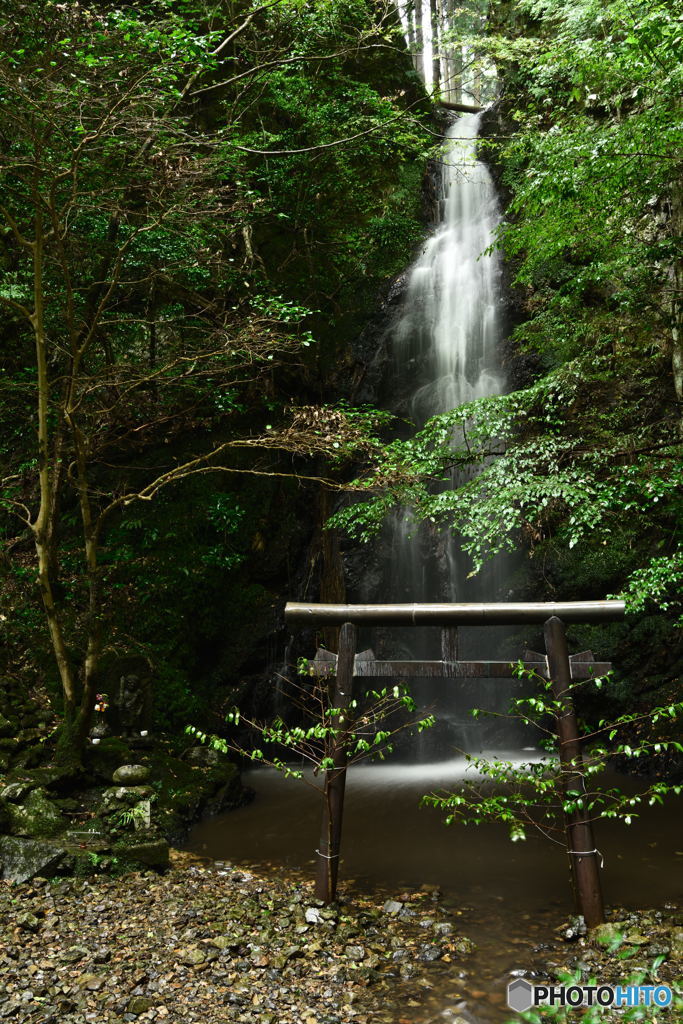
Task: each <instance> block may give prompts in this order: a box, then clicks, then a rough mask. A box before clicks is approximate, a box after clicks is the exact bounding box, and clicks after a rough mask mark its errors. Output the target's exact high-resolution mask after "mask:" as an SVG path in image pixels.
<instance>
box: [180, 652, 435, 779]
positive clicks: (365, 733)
mask: <svg viewBox="0 0 683 1024" xmlns="http://www.w3.org/2000/svg"><path fill="white" fill-rule="evenodd" d="M299 671H300V673H301V674H302V675H308V677H309V680H310V681H309V682H308V683H303V682H302V683H297V682H295V681H293V680H283V693H284V696H285V698H286V701H287V705H288V707H289V708H290V712H289V717H291V716H292V715H297V714H298V716H299V719H300V722H301V724H297V723H296V721H294V722H292V721H290V722H286V721H285V719H284V718H283V717H281V716H277V717H276V718H274V719H273V720H272V721H270V722H257V721H254V720H253V719H250V718H248V717H245V716H244V715H243V714H242V712H241V711H240V710H239V708H234V709H233V710H232V711H230V712H229V713H228V715H227V718H226V721H227V723H228V724H229V725H230V726H232V727H233V730H236V729H238V727H239V728H241V729H245V728H247V729H248V730H250V731H251V732H252V733H253V734H254V735H255V736H256V737H257V742H258V743H259V746H257V747H254V746H245V745H244V743H243V742H241V741H240V740H239V739H236V738H228V739H225V738H223V737H220V736H210V735H207V734H206V733H205V732H203V731H202V730H200V729H197V728H196V726H192V725H189V726H187V727H186V730H185V731H186V732H187V733H189V734H190V735H192V736H194V737H195V738H196V739H198V740H200V741H201V742H202V743H208V744H210V745H211V746H212V747H213V748H214V749H215V750H220V751H222V752H223V753H228V752H230V751H232V752H234V753H238V754H240V755H241V756H243V757H246V758H248V759H249V760H251V761H253V762H255V763H258V764H265V765H268V766H269V767H272V768H275V769H277V771H279V772H282V774H284V775H285V777H287V778H295V779H303V780H304V781H306V782H307V783H308V784H309V785H312V786H313V787H314V788H316V789H321V790H325V789H326V786H327V773H329V772H332V771H334V769H335V752H336V751H338V750H343V751H344V753H345V756H346V759H347V763H348V764H349V765H352V764H355V763H356V762H358V761H362V760H365V759H368V758H369V759H371V760H374V759H379V760H383V759H384V758H385V757H386V755H387V754H389V753H391V751H392V750H393V745H392V739H393V737H394V736H395V735H396V734H397V733H399V732H403V731H404V730H406V729H413V728H414V729H417V731H418V732H422V731H423V730H424V729H429V728H430V727H431V726H432V725H433V724H434V717H433V716H432V715H426V716H424V717H422V718H415V717H414V716H415V712H416V711H417V706H416V704H415V701H414V700H413V698H412V697H411V695H410V693H409V691H408V689H407V687H405V686H403V685H396V686H391V687H385V688H383V689H381V690H368V691H367V692H366V693H365V695H364V697H363V698H360V699H353V700H351V701H350V703H349V705H348V707H346V708H343V709H340V708H337V707H334V706H333V705H332V700H333V696H332V686H331V681H332V680H333V677H331V676H329V675H325V676H324V677H321V676H319V675H318V674H317V671H318V670H317V666H316V665H315V664H314V663H313V662H309V661H308V660H307V659H302V660H301V662H300V665H299ZM261 744H263V746H261ZM304 769H309V771H308V772H305V771H304ZM311 772H312V774H311ZM320 773H322V775H321V776H320V781H319V783H318V782H316V779H317V778H318V776H319V774H320Z"/></svg>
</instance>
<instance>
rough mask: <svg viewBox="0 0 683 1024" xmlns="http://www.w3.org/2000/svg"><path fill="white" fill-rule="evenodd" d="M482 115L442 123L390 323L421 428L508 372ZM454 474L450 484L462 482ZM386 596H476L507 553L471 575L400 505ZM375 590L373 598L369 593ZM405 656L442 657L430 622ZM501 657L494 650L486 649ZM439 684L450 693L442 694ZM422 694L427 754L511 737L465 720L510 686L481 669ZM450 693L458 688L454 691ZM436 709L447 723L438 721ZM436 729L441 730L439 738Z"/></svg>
mask: <svg viewBox="0 0 683 1024" xmlns="http://www.w3.org/2000/svg"><path fill="white" fill-rule="evenodd" d="M480 120H481V115H479V114H467V115H464V116H462V117H460V118H458V120H456V121H455V122H454V123H453V124H452V125H451V127H450V129H449V130H448V133H447V136H446V138H447V142H446V146H445V150H444V157H443V159H442V163H441V173H440V196H439V226H438V228H437V230H436V231H435V233H434V234H433V235H432V237H431V238H430V239H429V240H428V241H427V243H426V245H425V248H424V251H423V253H422V254H421V256H420V257H419V258H418V259H417V261H416V262H415V264H414V265H413V267H412V270H411V272H410V276H409V281H408V286H407V290H406V296H405V300H404V303H403V311H402V314H401V316H400V318H399V321H398V323H397V325H396V328H395V330H394V334H393V352H394V360H395V370H394V372H395V381H396V390H397V393H399V394H403V395H404V396H405V397H404V399H403V405H402V407H401V409H400V410H398V411H400V412H401V413H402V414H405V415H406V416H407V417H409V419H410V420H411V421H412V422H413V423H414V424H415V425H416V426H418V427H420V426H422V425H423V424H424V422H425V421H426V420H427V419H428V418H429V417H430V416H434V415H436V414H437V413H441V412H446V411H448V410H451V409H453V408H455V407H456V406H460V405H462V404H463V403H465V402H469V401H472V400H473V399H477V398H483V397H486V396H488V395H495V394H500V393H501V391H502V390H503V387H504V384H505V380H504V375H503V372H502V369H501V365H500V340H501V316H500V310H501V307H502V292H501V278H502V268H501V262H500V257H499V255H498V253H497V252H496V250H495V249H493V248H492V243H493V241H494V235H495V230H496V227H497V225H498V222H499V220H500V210H499V206H498V200H497V196H496V191H495V188H494V184H493V181H492V178H491V175H490V173H489V171H488V168H487V167H486V166H485V164H483V163H482V162H481V161H480V160H478V159H477V156H476V146H477V136H478V131H479V125H480ZM463 482H464V480H463V477H462V476H460V477H458V478H456V477H454V478H453V480H452V481H451V485H453V486H456V485H458V484H461V483H463ZM385 543H387V548H388V550H387V556H388V568H387V572H386V573H385V582H384V587H383V590H384V593H383V594H382V596H381V600H388V601H425V602H429V601H439V600H447V601H481V600H489V601H493V600H503V599H505V598H506V597H507V587H506V583H507V582H508V577H509V571H510V570H509V562H508V561H507V560H506V559H505V558H498V559H495V560H494V561H493V562H491V563H490V564H489V565H488V566H486V567H485V569H484V571H483V572H482V573H480V574H479V575H478V576H477V577H475V578H474V579H468V574H469V570H470V568H471V564H470V562H469V560H468V559H467V558H466V557H465V556H464V554H463V553H462V551H461V549H460V546H459V543H458V538H457V536H454V535H453V533H452V532H451V531H448V530H443V529H438V528H436V527H433V526H430V525H429V524H422V525H420V526H417V525H416V523H415V521H414V519H413V517H412V515H411V512H410V509H403V510H401V511H399V512H397V513H396V514H395V515H394V517H393V520H392V522H391V523H390V525H389V528H388V537H387V538H386V540H385ZM372 599H374V600H377V599H378V597H377V595H373V597H372ZM460 633H461V636H460V648H461V657H465V658H481V657H483V656H485V654H487V655H488V656H492V655H491V652H492V650H496V649H498V650H500V648H501V645H502V643H503V640H504V637H505V635H506V633H505V631H504V630H496V631H493V630H491V628H490V627H489V628H487V629H486V630H485V631H482V630H476V629H470V630H461V631H460ZM401 644H402V646H403V648H404V653H406V654H408V655H409V656H411V657H420V658H422V657H431V658H436V657H439V656H440V655H439V653H438V648H439V637H438V635H437V634H436V631H434V630H424V631H417V630H416V631H410V635H406V634H404V635H403V637H402V638H401ZM493 656H494V657H495V656H501V655H493ZM444 685H445V686H446V687H447V688H448V695H445V694H444ZM421 689H422V690H423V691H427V692H422V693H421V694H420V697H421V699H422V700H425V701H426V702H428V703H430V704H432V705H434V706H435V707H436V710H437V714H438V717H439V719H440V721H441V722H442V727H441V728H440V729H439V731H438V734H436V735H435V734H434V733H431V734H425V735H424V739H423V740H422V743H421V746H422V748H423V749H422V750H421V753H420V756H425V757H428V758H433V756H434V750H435V747H436V748H437V750H438V752H439V753H441V754H443V755H446V756H448V755H449V754H450V753H451V752H452V748H453V747H454V746H455V747H459V748H461V749H466V750H473V749H480V748H481V747H489V746H490V745H491V744H493V745H495V746H499V747H503V746H510V745H513V744H514V741H515V737H513V736H512V735H510V734H509V733H507V734H506V733H505V732H504V731H502V732H501V730H500V726H499V724H498V727H497V729H492V726H491V722H490V720H489V721H487V722H486V724H485V725H484V726H483V727H481V726H480V727H474V723H473V719H472V718H471V716H469V715H468V709H469V708H470V707H472V705H473V704H476V705H477V706H488V708H489V709H490V710H497V711H505V710H506V709H507V703H508V697H509V687H508V688H507V689H506V690H505V691H504V692H503V691H502V689H501V684H500V682H498V683H494V682H493V681H490V682H485V681H483V680H478V681H477V684H476V693H475V692H473V690H472V684H467V683H462V682H458V683H448V684H443V683H441V684H427V685H424V684H421ZM454 694H456V695H457V696H455V697H454ZM444 719H446V720H447V723H448V724H447V726H443V722H444ZM437 736H438V738H437Z"/></svg>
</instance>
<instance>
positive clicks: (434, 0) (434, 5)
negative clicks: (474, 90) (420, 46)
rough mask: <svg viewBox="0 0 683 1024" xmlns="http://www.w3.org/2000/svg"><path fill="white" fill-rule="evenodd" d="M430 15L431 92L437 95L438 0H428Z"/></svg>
mask: <svg viewBox="0 0 683 1024" xmlns="http://www.w3.org/2000/svg"><path fill="white" fill-rule="evenodd" d="M429 9H430V13H431V17H432V93H433V95H434V96H438V95H439V92H440V90H441V57H440V54H439V51H440V49H441V34H440V30H439V14H440V0H430V2H429Z"/></svg>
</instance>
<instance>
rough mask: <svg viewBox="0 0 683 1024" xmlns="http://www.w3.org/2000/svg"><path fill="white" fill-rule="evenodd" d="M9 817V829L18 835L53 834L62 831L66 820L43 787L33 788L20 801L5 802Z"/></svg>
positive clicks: (66, 823)
mask: <svg viewBox="0 0 683 1024" xmlns="http://www.w3.org/2000/svg"><path fill="white" fill-rule="evenodd" d="M5 806H6V808H7V811H8V813H9V817H10V828H9V831H10V832H11V833H12V834H13V835H19V836H54V835H57V833H59V832H61V831H63V830H64V829H65V828H66V827H67V825H68V820H67V819H66V818H65V817H64V815H63V814H62V813H61V811H60V810H59V808H58V807H57V806H56V804H54V803H53V802H52V801H51V800H50V799H49V797H48V795H47V793H46V792H45V790H44V789H34V790H31V792H30V793H29V794H28V796H27V797H26V798H25V799H24V800H23V802H22V803H17V804H15V803H9V802H8V803H6V804H5Z"/></svg>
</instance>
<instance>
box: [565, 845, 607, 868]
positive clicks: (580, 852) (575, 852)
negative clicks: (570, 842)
mask: <svg viewBox="0 0 683 1024" xmlns="http://www.w3.org/2000/svg"><path fill="white" fill-rule="evenodd" d="M567 853H571V854H573V855H574V856H575V857H592V856H593V854H595V853H597V854H599V855H600V867H601V868H604V866H605V858H604V857H603V855H602V854H601V853H600V850H598V849H595V850H567Z"/></svg>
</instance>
